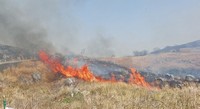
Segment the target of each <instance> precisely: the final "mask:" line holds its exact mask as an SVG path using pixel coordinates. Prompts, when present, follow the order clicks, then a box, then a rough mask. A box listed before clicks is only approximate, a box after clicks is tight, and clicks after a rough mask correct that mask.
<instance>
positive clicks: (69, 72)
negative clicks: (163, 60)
mask: <svg viewBox="0 0 200 109" xmlns="http://www.w3.org/2000/svg"><path fill="white" fill-rule="evenodd" d="M39 58H40V59H41V60H42V61H43V62H44V63H45V64H47V65H49V67H50V69H51V70H52V71H53V72H55V73H57V72H59V73H61V74H63V75H65V76H66V77H75V78H78V79H82V80H85V81H97V82H118V81H124V80H123V79H124V78H123V77H122V79H121V80H117V79H116V78H115V75H114V74H112V75H111V79H109V80H106V79H103V78H101V77H97V76H95V75H94V74H93V73H92V72H91V71H90V69H89V67H88V66H87V65H84V66H82V67H81V68H73V67H71V66H67V67H66V68H65V67H64V66H63V65H62V64H61V62H60V61H59V60H57V59H54V58H51V57H50V56H49V55H48V54H47V53H46V52H44V51H40V52H39ZM131 72H132V73H131V74H130V78H129V81H128V83H130V84H136V85H140V86H144V87H150V85H149V84H148V83H147V82H146V81H145V79H144V77H142V76H141V75H140V73H139V72H137V71H136V69H134V68H131Z"/></svg>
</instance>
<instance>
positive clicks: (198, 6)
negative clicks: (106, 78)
mask: <svg viewBox="0 0 200 109" xmlns="http://www.w3.org/2000/svg"><path fill="white" fill-rule="evenodd" d="M0 3H1V5H0V6H1V8H0V9H1V11H0V12H1V13H0V21H1V23H2V24H1V25H0V27H1V28H0V29H1V34H0V36H1V43H4V44H11V45H12V44H13V41H10V40H12V39H13V37H14V38H16V39H18V37H20V36H16V35H15V34H14V33H15V32H13V34H8V33H9V31H10V30H9V29H10V26H9V29H8V28H6V31H8V32H6V34H5V33H3V31H4V30H5V29H2V28H4V27H5V25H7V24H3V22H4V20H2V18H7V17H2V16H4V15H7V14H5V13H7V10H9V12H10V14H9V15H12V14H13V13H15V14H17V16H15V17H20V19H22V20H21V21H22V22H23V21H25V22H26V25H27V24H29V23H30V24H31V25H33V24H34V25H37V26H31V28H38V27H39V29H40V30H42V32H44V34H43V33H42V34H40V35H39V37H35V38H37V39H39V40H40V37H43V35H45V38H44V37H43V38H41V40H43V42H41V41H38V40H32V39H30V38H29V36H28V35H29V34H25V35H24V36H26V37H27V38H28V39H27V40H30V42H31V41H38V42H39V43H46V42H48V45H49V43H51V44H52V45H53V46H54V47H56V48H57V49H59V51H62V52H63V53H65V52H67V51H72V52H74V53H76V54H79V53H81V51H85V55H87V56H111V55H113V54H114V55H116V56H127V55H132V51H134V50H149V51H151V50H153V49H154V48H156V47H159V48H162V47H165V46H167V45H174V44H182V43H187V42H190V41H194V40H199V39H200V20H199V19H200V1H199V0H176V1H175V0H166V1H161V0H20V1H19V0H0ZM2 7H3V8H2ZM16 10H17V11H16ZM8 17H9V16H8ZM14 19H15V18H14ZM11 20H12V19H11ZM12 21H13V20H12ZM14 21H15V20H14ZM7 22H10V21H9V20H7ZM15 22H18V20H16V21H15ZM27 22H28V23H27ZM16 27H18V26H16ZM41 28H42V29H41ZM24 31H26V29H25V30H24ZM21 32H22V33H23V31H21ZM21 32H20V34H21ZM31 32H32V31H31ZM40 32H41V31H40ZM17 33H18V32H17ZM11 36H13V37H11ZM33 36H34V35H33ZM37 36H38V35H37ZM9 37H10V38H9ZM23 38H24V37H23ZM23 38H22V39H20V40H23ZM15 41H16V40H15ZM17 41H19V40H17ZM21 43H23V41H22V42H20V43H17V44H15V45H20V44H21ZM39 43H33V44H35V45H38V44H39ZM22 45H23V46H27V45H28V43H26V44H22ZM20 47H21V46H20Z"/></svg>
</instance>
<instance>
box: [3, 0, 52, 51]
mask: <svg viewBox="0 0 200 109" xmlns="http://www.w3.org/2000/svg"><path fill="white" fill-rule="evenodd" d="M47 35H48V34H47V31H46V29H45V28H43V27H42V26H41V25H40V24H39V22H37V21H34V20H33V19H31V18H29V17H28V16H26V14H25V13H24V12H23V11H22V10H20V9H18V8H17V7H14V6H12V5H11V3H9V2H7V1H6V0H0V38H1V40H0V43H3V44H6V45H12V46H16V47H20V48H23V49H26V50H29V51H32V52H33V51H35V52H36V51H38V50H40V49H43V48H45V49H47V48H48V49H49V50H50V49H51V48H52V49H53V46H52V44H51V43H49V42H47Z"/></svg>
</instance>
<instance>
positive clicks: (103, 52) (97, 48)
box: [86, 33, 115, 57]
mask: <svg viewBox="0 0 200 109" xmlns="http://www.w3.org/2000/svg"><path fill="white" fill-rule="evenodd" d="M113 41H114V40H113V39H111V38H107V37H105V36H103V34H102V33H99V34H98V35H97V37H94V38H93V39H91V40H90V41H89V42H88V46H87V50H86V55H88V56H92V57H106V56H114V55H115V53H114V50H113Z"/></svg>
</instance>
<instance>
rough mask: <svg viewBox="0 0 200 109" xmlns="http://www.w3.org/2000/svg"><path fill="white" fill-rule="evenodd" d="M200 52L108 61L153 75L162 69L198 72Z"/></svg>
mask: <svg viewBox="0 0 200 109" xmlns="http://www.w3.org/2000/svg"><path fill="white" fill-rule="evenodd" d="M199 54H200V52H199V51H197V52H178V53H163V54H151V55H147V56H138V57H122V58H109V59H107V58H106V59H103V60H109V61H112V62H115V63H118V64H120V65H123V66H126V67H134V68H136V69H138V70H142V71H147V72H148V71H151V72H154V73H157V72H162V71H163V69H196V70H199V71H200V68H199V66H200V55H199Z"/></svg>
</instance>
